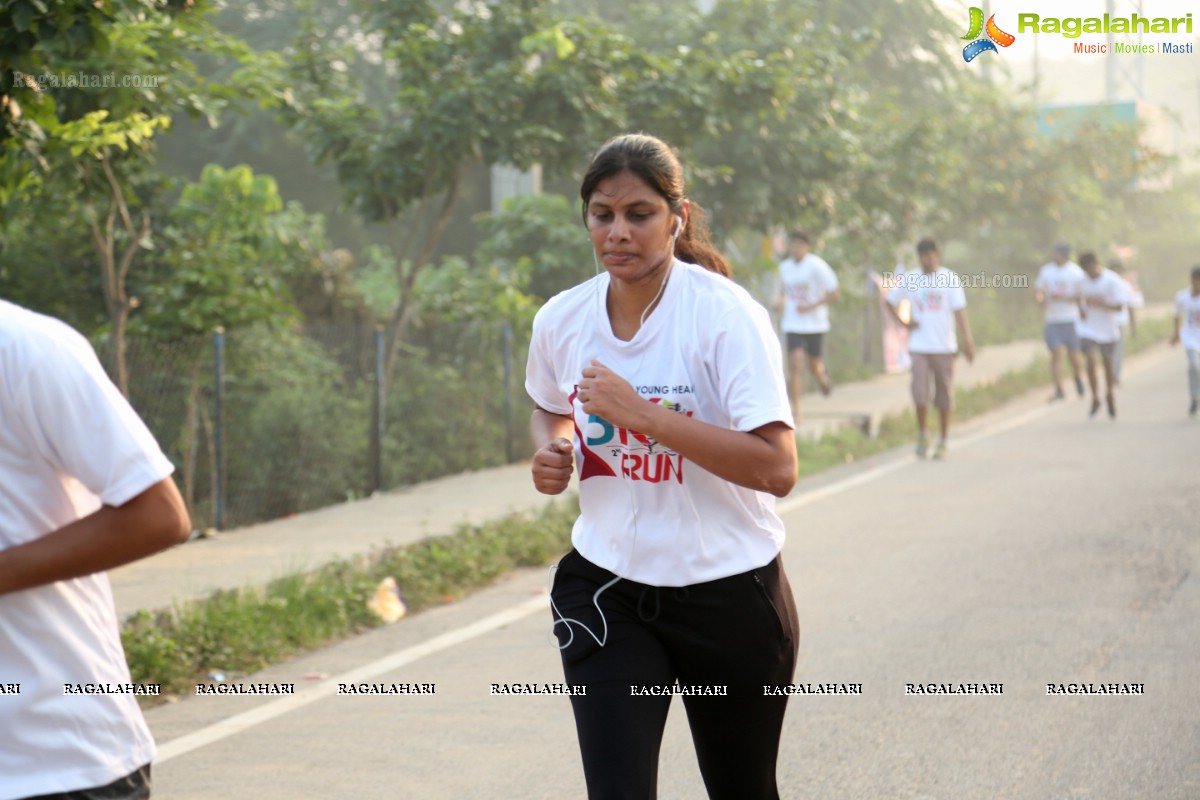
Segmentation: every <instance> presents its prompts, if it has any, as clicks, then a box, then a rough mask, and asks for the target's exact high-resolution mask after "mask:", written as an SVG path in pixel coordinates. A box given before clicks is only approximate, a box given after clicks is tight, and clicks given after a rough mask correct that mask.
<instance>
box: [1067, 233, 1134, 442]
mask: <svg viewBox="0 0 1200 800" xmlns="http://www.w3.org/2000/svg"><path fill="white" fill-rule="evenodd" d="M1079 266H1080V267H1082V268H1083V271H1084V274H1085V275H1086V276H1087V277H1086V279H1085V280H1084V281H1083V284H1082V286H1081V287H1080V290H1079V316H1080V320H1079V330H1078V333H1079V346H1080V348H1081V349H1082V350H1083V354H1084V356H1086V357H1087V375H1088V384H1089V385H1090V386H1091V388H1092V407H1091V410H1090V411H1088V416H1089V417H1094V416H1096V414H1097V413H1098V412H1099V411H1100V384H1099V381H1098V380H1097V377H1096V354H1097V353H1099V355H1100V361H1101V363H1103V365H1104V400H1105V403H1106V404H1107V406H1108V416H1110V417H1112V418H1114V419H1115V418H1116V416H1117V401H1116V397H1115V396H1114V394H1113V387H1114V376H1113V355H1114V354H1115V353H1116V349H1117V342H1118V341H1120V339H1121V329H1120V328H1119V327H1118V326H1117V321H1118V319H1119V317H1120V314H1121V309H1122V308H1123V307H1124V306H1127V305H1128V304H1129V288H1128V287H1127V286H1126V284H1125V281H1123V280H1121V278H1120V277H1118V276H1117V273H1115V272H1113V271H1112V270H1110V269H1105V268H1104V267H1102V266H1100V260H1099V259H1098V258H1096V254H1095V253H1091V252H1088V253H1083V254H1082V255H1080V256H1079Z"/></svg>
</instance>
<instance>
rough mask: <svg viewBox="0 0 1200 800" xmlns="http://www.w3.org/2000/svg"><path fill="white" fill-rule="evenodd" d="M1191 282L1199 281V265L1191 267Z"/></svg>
mask: <svg viewBox="0 0 1200 800" xmlns="http://www.w3.org/2000/svg"><path fill="white" fill-rule="evenodd" d="M1192 280H1200V264H1197V265H1196V266H1194V267H1192Z"/></svg>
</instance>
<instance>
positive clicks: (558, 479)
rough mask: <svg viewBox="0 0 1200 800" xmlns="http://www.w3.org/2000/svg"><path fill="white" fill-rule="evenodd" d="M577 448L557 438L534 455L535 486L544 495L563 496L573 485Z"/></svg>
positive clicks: (565, 440)
mask: <svg viewBox="0 0 1200 800" xmlns="http://www.w3.org/2000/svg"><path fill="white" fill-rule="evenodd" d="M574 457H575V448H574V447H573V446H572V444H571V442H570V441H568V440H567V439H563V438H561V437H560V438H557V439H553V440H551V441H550V442H549V443H548V444H545V445H543V446H542V447H541V448H539V449H538V451H537V452H536V453H534V454H533V486H534V488H535V489H537V490H538V491H539V492H541V493H542V494H562V493H563V492H564V491H565V490H566V488H567V486H569V485H570V483H571V472H572V471H573V470H574V468H575V467H574Z"/></svg>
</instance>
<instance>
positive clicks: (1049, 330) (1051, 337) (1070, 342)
mask: <svg viewBox="0 0 1200 800" xmlns="http://www.w3.org/2000/svg"><path fill="white" fill-rule="evenodd" d="M1044 335H1045V337H1046V347H1049V348H1050V349H1051V350H1057V349H1058V348H1060V347H1065V348H1067V349H1068V350H1070V351H1071V352H1073V353H1076V352H1079V334H1077V333H1076V332H1075V323H1074V322H1047V323H1046V329H1045V331H1044Z"/></svg>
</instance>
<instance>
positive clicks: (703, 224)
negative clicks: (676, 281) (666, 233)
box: [675, 200, 733, 278]
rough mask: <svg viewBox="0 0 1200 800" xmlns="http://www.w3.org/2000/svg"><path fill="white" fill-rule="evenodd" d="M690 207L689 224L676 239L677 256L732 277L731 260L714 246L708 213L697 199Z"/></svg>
mask: <svg viewBox="0 0 1200 800" xmlns="http://www.w3.org/2000/svg"><path fill="white" fill-rule="evenodd" d="M688 209H689V211H690V213H689V214H688V221H687V225H685V226H684V228H683V231H682V232H681V233H680V234H679V237H678V238H677V239H676V240H675V255H676V257H678V258H680V259H682V260H683V261H690V262H691V263H693V264H699V265H700V266H702V267H704V268H705V269H707V270H709V271H710V272H715V273H717V274H718V275H723V276H725V277H726V278H729V277H732V276H733V271H732V270H731V269H730V268H729V261H728V260H727V259H726V258H725V256H723V255H721V254H720V253H719V252H717V248H716V247H714V246H713V243H712V236H711V235H710V233H709V230H708V215H707V214H706V213H705V211H704V209H703V208H701V207H700V204H699V203H697V202H696V201H695V200H693V201H691V203H690V204H689V206H688Z"/></svg>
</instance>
